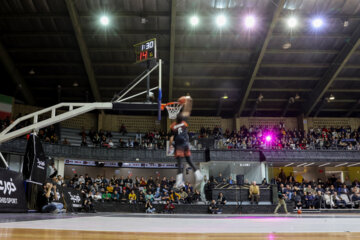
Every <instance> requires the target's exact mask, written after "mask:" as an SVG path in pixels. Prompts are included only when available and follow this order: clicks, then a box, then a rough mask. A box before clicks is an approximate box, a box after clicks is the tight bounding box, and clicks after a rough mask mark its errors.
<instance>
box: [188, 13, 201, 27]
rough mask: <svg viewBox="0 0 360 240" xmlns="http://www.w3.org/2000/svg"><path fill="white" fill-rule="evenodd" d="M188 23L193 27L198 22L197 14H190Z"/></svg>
mask: <svg viewBox="0 0 360 240" xmlns="http://www.w3.org/2000/svg"><path fill="white" fill-rule="evenodd" d="M190 24H191V26H193V27H195V26H196V25H198V24H199V18H198V17H197V16H192V17H191V18H190Z"/></svg>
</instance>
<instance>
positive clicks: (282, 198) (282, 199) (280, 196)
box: [274, 191, 288, 214]
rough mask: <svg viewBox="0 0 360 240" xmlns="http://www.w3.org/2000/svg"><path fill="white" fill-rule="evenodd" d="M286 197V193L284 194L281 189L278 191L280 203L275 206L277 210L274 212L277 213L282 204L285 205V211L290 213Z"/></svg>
mask: <svg viewBox="0 0 360 240" xmlns="http://www.w3.org/2000/svg"><path fill="white" fill-rule="evenodd" d="M285 198H286V195H285V194H283V193H282V192H281V191H279V192H278V199H279V203H278V205H277V206H276V208H275V211H274V213H275V214H277V212H278V210H279V208H280V207H281V206H284V210H285V213H286V214H288V210H287V207H286V202H285Z"/></svg>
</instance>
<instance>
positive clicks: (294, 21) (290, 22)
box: [287, 17, 297, 28]
mask: <svg viewBox="0 0 360 240" xmlns="http://www.w3.org/2000/svg"><path fill="white" fill-rule="evenodd" d="M287 24H288V26H289V28H294V27H296V25H297V19H296V18H295V17H290V18H289V19H288V20H287Z"/></svg>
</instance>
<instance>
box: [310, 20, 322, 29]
mask: <svg viewBox="0 0 360 240" xmlns="http://www.w3.org/2000/svg"><path fill="white" fill-rule="evenodd" d="M323 24H324V22H323V20H322V19H321V18H315V19H314V20H313V21H312V25H313V27H314V28H320V27H321V26H322V25H323Z"/></svg>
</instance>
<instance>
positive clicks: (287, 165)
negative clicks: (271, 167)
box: [284, 162, 294, 167]
mask: <svg viewBox="0 0 360 240" xmlns="http://www.w3.org/2000/svg"><path fill="white" fill-rule="evenodd" d="M293 164H294V163H293V162H292V163H289V164H286V165H285V166H284V167H289V166H291V165H293Z"/></svg>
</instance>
